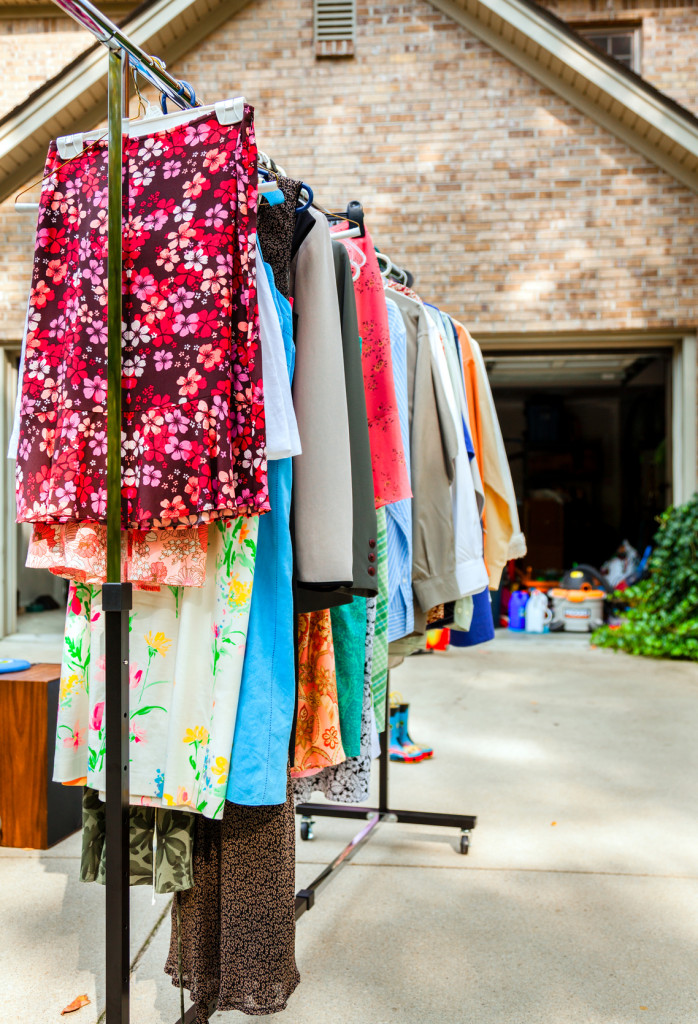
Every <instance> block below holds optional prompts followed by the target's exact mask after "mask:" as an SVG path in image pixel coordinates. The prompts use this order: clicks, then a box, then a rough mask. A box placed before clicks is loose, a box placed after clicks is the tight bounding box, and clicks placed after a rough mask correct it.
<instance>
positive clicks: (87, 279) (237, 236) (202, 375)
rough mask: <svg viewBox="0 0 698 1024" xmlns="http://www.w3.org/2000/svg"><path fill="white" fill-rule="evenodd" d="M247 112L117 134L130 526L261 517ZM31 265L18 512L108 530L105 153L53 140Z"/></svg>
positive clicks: (252, 150)
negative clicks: (226, 121)
mask: <svg viewBox="0 0 698 1024" xmlns="http://www.w3.org/2000/svg"><path fill="white" fill-rule="evenodd" d="M256 156H257V150H256V145H255V137H254V126H253V115H252V109H251V108H250V107H246V108H245V113H244V117H243V120H242V122H241V123H240V124H239V125H232V126H223V125H221V124H219V122H218V120H217V118H216V117H215V116H214V115H208V114H207V115H203V116H202V117H200V118H199V119H198V120H196V121H191V122H189V123H188V124H184V125H180V126H179V127H175V128H171V129H169V130H167V131H160V132H155V133H153V134H150V135H146V136H142V137H140V138H138V137H134V138H124V228H123V253H124V256H123V267H124V275H123V321H124V324H123V342H122V348H123V365H122V408H123V421H122V453H121V454H122V490H121V494H122V526H123V528H126V527H133V528H136V529H140V530H150V529H153V528H158V527H171V526H184V525H186V526H195V525H198V524H199V523H205V522H209V521H211V520H214V519H218V518H220V517H222V516H236V515H240V514H242V513H255V512H264V511H267V510H268V508H269V500H268V493H267V475H266V462H265V458H264V447H265V437H264V405H263V394H262V372H261V358H260V357H259V321H258V311H257V293H256V278H255V266H254V233H255V230H256V201H257V193H256V175H255V173H254V170H255V166H256ZM46 174H47V175H50V178H49V179H48V182H47V184H46V186H45V187H44V190H43V194H42V198H41V205H40V210H39V225H38V232H37V239H36V252H35V257H34V276H33V281H32V293H31V299H30V307H29V319H28V333H27V341H26V356H25V364H24V366H25V369H24V377H23V382H22V399H21V428H20V440H19V452H18V459H17V509H18V520H19V521H20V522H21V521H28V522H44V523H68V522H76V521H77V522H80V521H82V522H84V521H96V522H104V521H105V513H106V379H107V373H106V369H107V355H106V337H107V282H106V274H107V146H106V141H104V140H100V141H98V142H97V143H95V144H93V145H92V146H90V147H89V148H88V149H86V150H85V151H84V152H83V153H82V154H81V156H80V157H79V158H77V159H75V160H72V161H71V162H69V163H64V164H62V163H61V161H60V159H59V156H58V153H57V149H56V144H55V143H53V142H52V143H51V146H50V148H49V153H48V158H47V162H46Z"/></svg>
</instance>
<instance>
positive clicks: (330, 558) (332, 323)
mask: <svg viewBox="0 0 698 1024" xmlns="http://www.w3.org/2000/svg"><path fill="white" fill-rule="evenodd" d="M309 212H310V213H311V214H312V216H313V218H314V219H315V225H314V226H313V228H312V230H311V231H310V232H309V233H308V235H307V236H306V237H305V239H304V240H303V242H302V244H301V246H300V248H299V250H298V252H297V253H296V255H295V257H294V259H293V261H292V263H291V295H292V296H293V300H294V301H293V313H294V321H295V342H296V365H295V370H294V375H293V405H294V408H295V412H296V419H297V421H298V432H299V434H300V439H301V446H302V449H303V451H302V454H301V455H297V456H296V457H295V458H294V460H293V520H294V538H295V557H296V567H295V568H296V578H297V581H298V583H299V584H301V585H302V584H308V585H310V586H311V587H312V588H313V589H316V588H319V589H322V588H336V587H338V586H351V583H352V579H353V576H352V573H353V532H352V526H353V524H352V484H351V453H350V446H349V417H348V412H347V393H346V386H345V381H344V358H343V351H342V328H341V323H340V318H339V304H338V302H337V286H336V281H335V272H334V260H333V257H332V242H331V239H330V230H329V227H328V224H327V221H326V219H325V217H324V216H323V215H322V214H321V213H317V212H316V211H315V210H313V209H312V207H311V208H310V211H309Z"/></svg>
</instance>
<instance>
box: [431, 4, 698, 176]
mask: <svg viewBox="0 0 698 1024" xmlns="http://www.w3.org/2000/svg"><path fill="white" fill-rule="evenodd" d="M430 2H431V3H432V5H433V6H434V7H436V8H438V9H439V10H440V11H442V12H443V13H444V14H447V15H448V16H449V17H451V18H453V19H454V20H455V21H456V22H458V23H459V24H461V25H462V26H463V27H464V28H466V29H467V30H468V31H469V32H471V33H472V34H473V35H475V36H477V37H478V38H479V39H481V40H482V41H483V42H485V43H487V44H488V45H489V46H492V48H493V49H496V50H498V51H499V52H500V53H501V54H502V55H503V56H505V57H507V59H509V60H511V61H512V63H514V64H516V65H518V66H519V67H521V68H522V69H523V70H525V71H527V72H528V73H529V74H531V75H532V76H533V77H534V78H536V79H537V80H538V81H540V82H542V83H543V84H544V85H546V86H547V87H548V88H550V89H551V90H552V91H554V92H556V93H557V94H558V95H560V96H562V97H563V98H564V99H565V100H567V101H568V102H569V103H570V104H572V105H573V106H575V107H577V109H578V110H581V111H582V112H583V113H585V114H587V115H588V116H590V117H591V118H592V119H593V120H595V121H597V122H598V123H599V124H601V125H603V127H605V128H607V129H608V130H609V131H611V132H613V134H615V135H617V136H618V137H619V138H622V139H623V140H624V141H625V142H627V143H628V144H629V145H630V146H632V147H633V148H634V149H636V150H638V151H639V152H641V153H642V154H643V155H644V156H646V157H648V158H649V159H650V160H652V161H653V162H654V163H656V164H658V165H659V166H660V167H663V168H664V169H665V170H666V171H668V172H669V173H670V174H672V175H673V176H674V177H676V178H677V179H678V180H679V181H682V182H683V183H684V184H686V185H688V186H689V187H690V188H692V189H693V190H694V191H698V125H696V124H694V123H693V119H692V118H689V117H682V115H681V112H680V110H677V109H675V108H674V106H673V105H672V104H671V103H670V102H666V103H663V102H662V98H661V94H659V95H656V94H655V93H653V92H651V91H649V90H647V89H644V88H643V85H642V83H641V82H634V81H633V80H632V79H631V78H629V77H628V76H627V75H625V74H624V73H623V71H622V70H621V69H620V68H615V67H613V66H612V64H610V63H608V62H607V61H606V60H604V58H603V57H602V56H601V55H600V54H596V53H595V52H594V51H593V49H591V48H588V47H587V46H586V45H585V44H584V42H583V41H581V40H579V41H577V40H575V38H574V37H573V36H571V35H570V33H569V32H568V31H566V30H565V29H564V28H563V27H562V26H560V27H558V26H557V25H556V24H555V22H554V21H552V20H548V18H546V17H545V15H544V14H543V13H541V14H538V13H537V12H536V11H535V9H533V8H532V7H531V6H529V5H527V4H524V3H521V2H520V0H430ZM498 24H500V25H509V26H511V28H513V29H514V37H513V39H512V40H508V39H506V38H505V37H504V35H503V34H501V33H500V32H499V31H497V28H496V26H497V25H498ZM517 36H518V38H517ZM529 40H530V42H531V43H533V44H535V46H537V47H539V48H540V50H541V51H543V52H544V53H545V54H547V55H549V58H548V60H541V59H540V56H539V55H538V56H534V55H532V54H531V52H530V48H529V49H528V50H527V49H526V48H525V47H524V46H523V45H522V44H523V43H524V42H525V41H529ZM550 58H552V60H550ZM555 63H558V70H556V69H555ZM560 67H562V68H563V69H569V70H571V72H572V76H568V77H572V78H574V79H576V80H575V81H574V82H570V81H569V80H566V78H564V77H563V76H562V74H561V73H560V70H559V68H560ZM588 86H591V87H592V88H593V90H594V95H591V96H590V95H587V87H588ZM599 93H600V94H603V95H604V96H606V97H607V98H608V106H609V107H611V106H613V107H614V109H616V110H617V109H618V108H617V106H616V105H620V108H622V110H621V112H620V113H616V114H611V113H610V112H609V110H607V109H604V105H602V104H600V103H599V102H598V94H599ZM636 118H639V119H640V122H641V123H640V124H637V123H636ZM650 129H656V130H657V131H658V132H660V133H661V136H662V137H663V138H662V139H659V140H657V142H656V143H653V142H651V141H650V139H649V138H648V137H647V133H648V131H649V130H650ZM677 147H678V150H677Z"/></svg>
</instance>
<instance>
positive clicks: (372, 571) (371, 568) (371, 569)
mask: <svg viewBox="0 0 698 1024" xmlns="http://www.w3.org/2000/svg"><path fill="white" fill-rule="evenodd" d="M368 575H369V576H375V575H376V570H375V568H374V566H372V565H369V567H368Z"/></svg>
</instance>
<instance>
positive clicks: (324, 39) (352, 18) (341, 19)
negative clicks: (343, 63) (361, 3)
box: [313, 0, 356, 57]
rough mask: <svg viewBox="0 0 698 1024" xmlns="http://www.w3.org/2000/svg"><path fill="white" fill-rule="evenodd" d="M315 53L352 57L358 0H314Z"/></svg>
mask: <svg viewBox="0 0 698 1024" xmlns="http://www.w3.org/2000/svg"><path fill="white" fill-rule="evenodd" d="M313 3H314V7H315V55H316V56H317V57H350V56H352V54H353V53H354V37H355V35H356V0H313Z"/></svg>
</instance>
